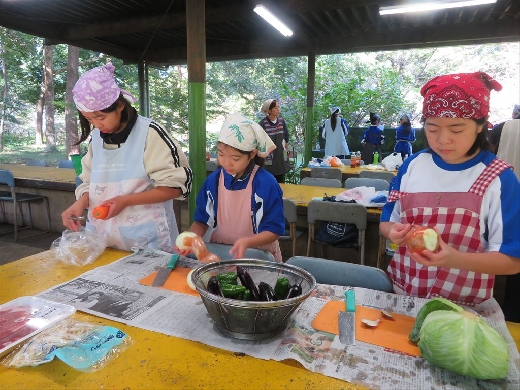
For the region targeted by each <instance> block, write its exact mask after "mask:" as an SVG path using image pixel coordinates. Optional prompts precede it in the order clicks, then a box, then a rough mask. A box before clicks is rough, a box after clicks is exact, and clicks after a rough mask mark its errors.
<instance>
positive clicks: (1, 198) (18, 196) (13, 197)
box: [0, 169, 51, 241]
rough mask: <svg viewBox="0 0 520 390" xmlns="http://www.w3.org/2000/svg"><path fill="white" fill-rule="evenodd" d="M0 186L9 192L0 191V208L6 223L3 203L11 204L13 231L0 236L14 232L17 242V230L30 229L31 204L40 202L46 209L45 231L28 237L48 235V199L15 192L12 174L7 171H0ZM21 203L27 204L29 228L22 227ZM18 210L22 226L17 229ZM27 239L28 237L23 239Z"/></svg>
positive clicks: (49, 227) (49, 215)
mask: <svg viewBox="0 0 520 390" xmlns="http://www.w3.org/2000/svg"><path fill="white" fill-rule="evenodd" d="M0 184H5V185H7V186H8V187H9V189H10V191H0V202H1V203H0V205H1V207H2V215H3V217H4V222H5V221H7V219H6V216H5V203H6V202H10V203H13V230H9V231H7V232H3V233H2V234H6V233H11V232H14V240H15V241H17V240H18V230H21V229H27V228H29V229H32V214H31V202H41V201H43V202H44V203H45V206H46V208H47V226H48V228H47V230H45V231H42V232H40V233H37V234H33V235H31V236H30V237H34V236H37V235H40V234H44V233H48V232H50V230H51V211H50V207H49V199H48V198H47V197H46V196H43V195H34V194H26V193H23V192H16V189H15V185H14V176H13V173H12V172H11V171H9V170H7V169H0ZM22 203H27V209H28V212H29V226H23V207H22ZM18 210H19V211H20V216H21V217H22V218H21V223H22V226H21V227H18ZM25 238H29V237H25Z"/></svg>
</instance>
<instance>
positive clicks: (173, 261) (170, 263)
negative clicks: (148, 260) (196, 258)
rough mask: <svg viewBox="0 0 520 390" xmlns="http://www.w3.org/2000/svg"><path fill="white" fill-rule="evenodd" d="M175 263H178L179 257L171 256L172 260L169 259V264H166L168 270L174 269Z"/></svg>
mask: <svg viewBox="0 0 520 390" xmlns="http://www.w3.org/2000/svg"><path fill="white" fill-rule="evenodd" d="M177 261H179V255H172V258H171V259H170V262H169V263H168V265H167V267H168V268H169V269H173V267H175V264H177Z"/></svg>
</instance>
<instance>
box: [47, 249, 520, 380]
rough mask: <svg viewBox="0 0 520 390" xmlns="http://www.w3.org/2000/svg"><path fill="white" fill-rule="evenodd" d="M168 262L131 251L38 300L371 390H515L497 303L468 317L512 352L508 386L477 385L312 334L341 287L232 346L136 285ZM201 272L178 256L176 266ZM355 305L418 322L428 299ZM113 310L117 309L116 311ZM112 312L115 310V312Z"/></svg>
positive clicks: (183, 302)
mask: <svg viewBox="0 0 520 390" xmlns="http://www.w3.org/2000/svg"><path fill="white" fill-rule="evenodd" d="M170 257H171V254H168V253H164V252H158V251H152V250H143V249H141V250H136V251H135V253H134V254H132V255H130V256H127V257H124V258H122V259H120V260H118V261H115V262H113V263H111V264H109V265H106V266H103V267H98V268H96V269H93V270H91V271H88V272H85V273H84V274H82V275H81V276H79V277H77V278H75V279H73V280H71V281H68V282H66V283H62V284H60V285H58V286H55V287H53V288H51V289H49V290H46V291H44V292H42V293H40V294H38V296H40V297H42V298H46V299H49V300H53V301H56V302H61V303H67V304H71V305H73V306H75V307H76V308H77V309H78V310H81V311H84V312H87V313H90V314H93V315H96V316H100V317H104V318H108V319H111V320H114V321H119V322H123V323H126V324H128V325H131V326H135V327H138V328H141V329H147V330H151V331H155V332H160V333H163V334H167V335H171V336H175V337H180V338H184V339H188V340H193V341H198V342H201V343H204V344H207V345H211V346H213V347H218V348H221V349H224V350H228V351H232V352H242V353H246V354H248V355H250V356H253V357H256V358H260V359H273V360H277V361H281V360H285V359H294V360H297V361H298V362H300V363H301V364H302V365H303V366H304V367H305V368H306V369H308V370H310V371H313V372H317V373H321V374H323V375H326V376H329V377H334V378H338V379H342V380H345V381H348V382H350V383H354V384H358V385H361V386H366V387H369V388H373V389H384V388H399V389H406V388H408V389H417V388H435V389H475V388H479V389H498V388H500V389H519V388H520V375H519V365H520V358H519V353H518V350H517V348H516V345H515V343H514V340H513V338H512V337H511V335H510V333H509V331H508V329H507V327H506V324H505V322H504V317H503V314H502V311H501V310H500V307H499V305H498V303H497V302H496V301H495V300H494V299H490V300H489V301H487V302H485V303H483V304H481V305H477V306H476V307H473V308H472V309H473V310H475V311H476V312H477V313H478V314H480V315H481V316H483V318H484V319H485V321H486V322H487V323H488V324H489V325H491V326H492V327H493V328H495V329H496V330H497V331H498V332H499V333H500V334H501V335H502V336H503V337H504V338H505V340H506V342H507V343H508V345H509V349H510V363H509V365H510V369H509V374H508V377H507V379H504V380H489V381H482V380H477V379H473V378H469V377H465V376H460V375H458V374H455V373H452V372H450V371H447V370H445V369H441V368H438V367H435V366H432V365H430V364H429V363H428V362H427V361H426V360H424V359H423V358H420V357H415V356H410V355H406V354H403V353H400V352H396V351H391V350H387V349H385V348H383V347H379V346H376V345H372V344H368V343H365V342H360V341H357V342H356V345H352V346H345V345H343V344H341V343H340V342H339V338H338V337H337V336H336V335H334V334H330V333H326V332H322V331H317V330H315V329H314V328H313V327H312V325H311V322H312V320H313V319H314V318H315V317H316V315H317V314H318V313H319V312H320V310H321V309H322V307H323V306H324V305H325V303H326V302H327V301H329V300H331V299H335V300H344V292H345V287H343V286H330V285H318V286H317V288H316V290H315V291H314V293H313V294H312V295H311V297H309V298H308V299H307V300H305V301H304V302H303V304H302V305H301V306H300V307H299V308H298V310H297V311H296V312H295V313H294V315H293V318H292V320H291V321H290V322H289V325H288V327H287V329H286V330H285V332H282V333H281V334H279V335H278V336H275V337H273V338H270V339H267V340H262V341H249V340H238V339H234V338H230V337H226V336H223V335H221V334H220V333H219V332H218V331H217V330H216V328H215V327H214V325H213V323H212V320H211V318H210V317H209V315H208V313H207V311H206V309H205V307H204V304H203V303H202V300H201V299H200V297H195V296H190V295H185V294H181V293H178V292H175V291H170V290H165V289H162V288H156V287H149V286H144V285H141V284H139V280H140V279H142V278H144V277H145V276H147V275H150V274H151V273H153V272H154V271H156V270H157V269H158V268H159V267H162V266H164V264H166V263H167V262H168V260H169V258H170ZM201 265H202V264H201V263H199V262H198V261H197V260H193V259H190V258H187V257H184V256H181V259H180V260H179V263H178V266H180V267H185V268H197V267H199V266H201ZM355 290H356V300H357V303H358V304H361V305H364V306H371V307H379V308H389V309H390V310H391V311H392V312H394V313H399V314H404V315H408V316H411V317H416V315H417V313H418V311H419V309H420V308H421V307H422V306H423V305H424V304H425V303H426V302H427V300H426V299H421V298H414V297H407V296H404V295H397V294H389V293H382V292H379V291H374V290H368V289H364V288H356V289H355ZM114 303H116V304H114ZM114 307H116V309H114Z"/></svg>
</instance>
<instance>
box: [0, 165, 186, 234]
mask: <svg viewBox="0 0 520 390" xmlns="http://www.w3.org/2000/svg"><path fill="white" fill-rule="evenodd" d="M0 169H8V170H10V171H11V172H13V175H14V185H15V186H16V187H20V189H19V191H23V192H28V193H35V194H39V195H45V196H47V197H48V198H49V202H50V205H51V230H52V231H54V232H61V231H62V230H63V224H62V222H61V212H62V211H63V210H65V209H66V208H67V207H69V206H70V205H71V204H72V203H73V202H74V200H75V195H74V191H75V190H76V171H75V170H74V169H67V168H54V167H38V166H32V165H22V164H0ZM0 187H1V186H0ZM27 188H28V189H29V190H28V191H27V190H26V189H27ZM56 191H65V192H69V193H70V194H66V195H65V194H64V193H57V192H56ZM181 202H182V200H177V199H174V201H173V210H174V212H175V216H176V219H177V228H178V229H179V232H180V231H181V212H182V211H181ZM36 217H37V218H36V219H35V222H34V226H35V227H36V228H39V229H42V228H44V227H45V226H44V225H42V223H43V222H41V223H40V222H39V221H41V217H40V214H37V215H36Z"/></svg>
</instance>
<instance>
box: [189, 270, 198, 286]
mask: <svg viewBox="0 0 520 390" xmlns="http://www.w3.org/2000/svg"><path fill="white" fill-rule="evenodd" d="M193 271H195V270H194V269H192V270H191V271H190V272H188V276H187V283H188V287H189V288H191V289H192V290H197V288H196V287H195V285H194V284H193V282H192V281H191V274H192V273H193Z"/></svg>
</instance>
